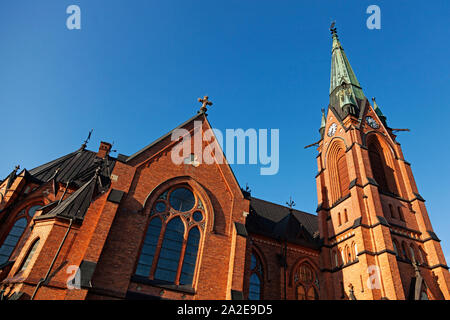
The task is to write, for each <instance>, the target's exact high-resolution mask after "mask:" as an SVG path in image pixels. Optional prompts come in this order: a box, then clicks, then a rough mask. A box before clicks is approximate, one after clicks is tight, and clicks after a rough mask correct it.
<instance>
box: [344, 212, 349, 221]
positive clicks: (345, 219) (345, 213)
mask: <svg viewBox="0 0 450 320" xmlns="http://www.w3.org/2000/svg"><path fill="white" fill-rule="evenodd" d="M344 221H345V223H347V222H348V213H347V209H344Z"/></svg>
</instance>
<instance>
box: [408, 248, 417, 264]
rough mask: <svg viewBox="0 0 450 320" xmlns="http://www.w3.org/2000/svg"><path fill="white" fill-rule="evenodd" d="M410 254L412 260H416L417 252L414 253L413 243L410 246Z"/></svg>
mask: <svg viewBox="0 0 450 320" xmlns="http://www.w3.org/2000/svg"><path fill="white" fill-rule="evenodd" d="M409 255H410V257H411V261H416V254H415V253H414V248H413V245H412V244H411V246H410V247H409Z"/></svg>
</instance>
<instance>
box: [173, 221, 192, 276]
mask: <svg viewBox="0 0 450 320" xmlns="http://www.w3.org/2000/svg"><path fill="white" fill-rule="evenodd" d="M188 236H189V232H186V228H184V236H183V245H182V246H181V252H180V260H179V261H178V269H177V275H176V277H175V284H176V285H179V284H180V277H181V270H182V268H183V261H184V254H185V252H186V247H187V240H188Z"/></svg>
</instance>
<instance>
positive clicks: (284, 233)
mask: <svg viewBox="0 0 450 320" xmlns="http://www.w3.org/2000/svg"><path fill="white" fill-rule="evenodd" d="M289 210H290V209H289V208H288V207H285V206H281V205H278V204H275V203H272V202H268V201H265V200H261V199H257V198H251V200H250V214H249V215H248V217H247V220H246V224H245V226H246V228H247V230H248V231H249V232H251V233H255V234H260V235H264V236H268V237H271V238H274V239H277V240H285V239H286V240H287V241H288V242H292V243H297V244H301V245H305V244H309V245H310V246H313V247H316V246H317V245H318V244H319V227H318V217H317V216H316V215H313V214H309V213H306V212H303V211H299V210H295V209H292V214H290V211H289Z"/></svg>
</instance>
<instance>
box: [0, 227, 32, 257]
mask: <svg viewBox="0 0 450 320" xmlns="http://www.w3.org/2000/svg"><path fill="white" fill-rule="evenodd" d="M26 226H27V219H26V218H21V219H19V220H17V221H16V223H14V226H13V227H12V229H11V231H10V232H9V234H8V236H7V237H6V239H5V241H4V242H3V244H2V246H1V247H0V264H3V263H5V262H7V261H8V259H9V257H10V256H11V253H12V252H13V251H14V248H15V247H16V245H17V243H18V242H19V239H20V237H21V236H22V234H23V232H24V230H25V228H26Z"/></svg>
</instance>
